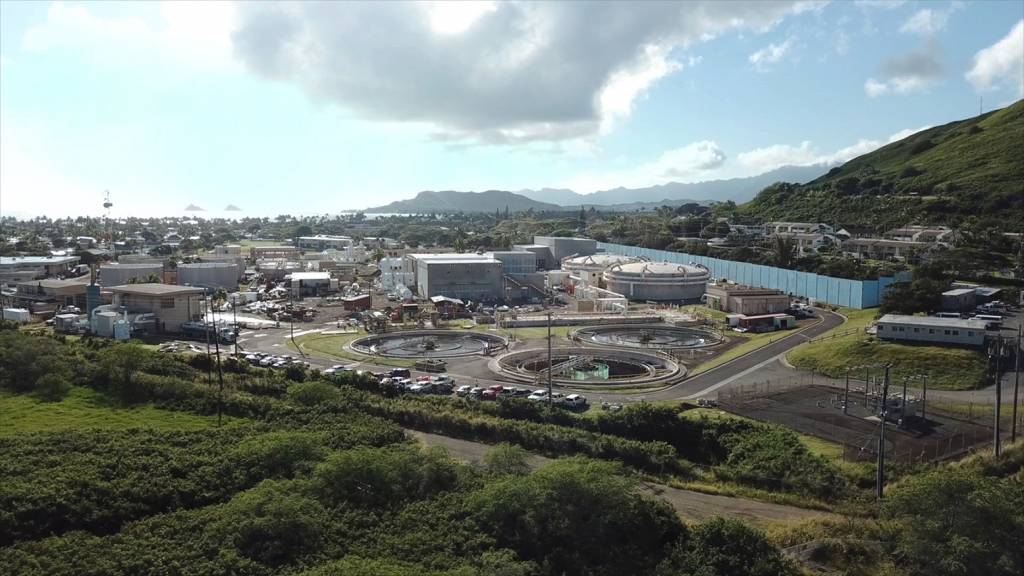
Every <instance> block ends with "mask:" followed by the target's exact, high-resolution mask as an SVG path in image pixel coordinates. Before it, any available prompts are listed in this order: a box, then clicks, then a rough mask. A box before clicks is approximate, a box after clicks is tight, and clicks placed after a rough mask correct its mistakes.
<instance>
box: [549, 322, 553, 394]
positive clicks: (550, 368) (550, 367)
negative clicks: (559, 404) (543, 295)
mask: <svg viewBox="0 0 1024 576" xmlns="http://www.w3.org/2000/svg"><path fill="white" fill-rule="evenodd" d="M552 368H554V367H553V366H552V365H551V310H548V406H552V405H554V398H552V397H551V394H552V390H551V372H552V371H553V370H552Z"/></svg>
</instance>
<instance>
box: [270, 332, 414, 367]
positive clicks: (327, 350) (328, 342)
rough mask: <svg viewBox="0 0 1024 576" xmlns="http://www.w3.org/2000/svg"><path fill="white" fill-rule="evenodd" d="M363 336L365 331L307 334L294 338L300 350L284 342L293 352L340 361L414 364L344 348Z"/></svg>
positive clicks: (398, 364)
mask: <svg viewBox="0 0 1024 576" xmlns="http://www.w3.org/2000/svg"><path fill="white" fill-rule="evenodd" d="M364 336H366V332H359V333H355V334H307V335H305V336H299V337H298V338H296V339H295V342H296V343H297V344H298V346H299V348H301V350H300V349H298V348H296V346H295V344H292V343H291V342H290V341H288V342H286V345H287V346H288V349H289V350H292V351H293V352H307V353H308V352H313V353H316V354H319V355H323V356H327V357H328V358H335V359H337V360H339V361H341V362H370V363H372V364H377V365H380V366H394V367H396V368H411V367H412V366H413V364H415V361H413V360H400V359H396V358H383V357H381V356H366V355H364V354H358V353H356V352H352V351H351V350H349V349H348V348H346V346H347V345H348V343H349V342H352V341H353V340H355V339H357V338H362V337H364Z"/></svg>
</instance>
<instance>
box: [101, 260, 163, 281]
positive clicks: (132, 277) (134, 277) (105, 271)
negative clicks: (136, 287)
mask: <svg viewBox="0 0 1024 576" xmlns="http://www.w3.org/2000/svg"><path fill="white" fill-rule="evenodd" d="M151 276H155V277H157V278H159V279H160V281H161V282H162V281H163V277H164V265H163V263H161V262H156V263H144V264H113V263H111V264H102V265H101V266H100V283H101V284H103V285H104V286H122V285H124V284H128V283H130V282H132V281H135V282H151V280H150V277H151Z"/></svg>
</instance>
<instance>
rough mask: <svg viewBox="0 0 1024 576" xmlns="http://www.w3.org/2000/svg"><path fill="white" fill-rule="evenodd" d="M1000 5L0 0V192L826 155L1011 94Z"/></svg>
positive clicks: (326, 181)
mask: <svg viewBox="0 0 1024 576" xmlns="http://www.w3.org/2000/svg"><path fill="white" fill-rule="evenodd" d="M1022 21H1024V3H1022V2H1019V1H997V2H965V3H961V2H872V1H867V2H832V3H819V2H796V3H792V2H779V3H773V2H698V1H694V2H687V3H679V4H670V3H659V4H642V3H611V2H605V3H598V4H585V3H580V2H574V3H556V4H540V3H530V4H520V3H503V4H491V3H479V4H470V3H458V4H443V3H420V4H403V3H384V4H372V5H366V4H356V3H312V2H306V3H290V4H282V5H274V4H271V3H245V4H232V3H216V4H215V3H204V4H197V3H188V2H174V3H157V2H137V3H123V4H120V3H113V2H102V3H67V2H63V3H60V2H58V3H52V4H48V3H43V2H32V3H28V2H25V3H19V2H0V214H4V215H7V214H14V215H19V216H25V215H37V214H45V215H50V216H62V215H67V214H71V215H75V214H98V213H99V212H101V208H100V204H101V201H102V200H101V199H102V194H103V191H104V190H106V189H109V190H110V192H111V195H112V197H113V200H114V204H115V207H114V213H115V214H120V215H156V214H166V215H174V214H182V213H183V209H184V207H185V206H186V205H188V204H190V203H193V204H197V205H199V206H202V207H204V208H205V209H206V210H207V214H208V215H220V214H223V212H222V209H223V208H224V207H225V206H226V205H227V204H236V205H238V206H240V207H241V208H242V209H243V212H241V213H234V214H240V215H275V214H279V213H291V214H322V213H334V212H338V211H340V210H346V209H357V208H363V207H367V206H374V205H380V204H384V203H387V202H390V201H392V200H396V199H401V198H407V197H411V196H412V195H414V194H415V193H416V192H417V191H420V190H425V189H457V190H485V189H506V190H519V189H523V188H540V187H570V188H573V189H575V190H577V191H579V192H592V191H595V190H599V189H606V188H613V187H616V186H628V187H636V186H647V185H652V184H660V183H664V182H667V181H671V180H675V181H682V182H694V181H702V180H711V179H717V178H729V177H737V176H748V175H753V174H758V173H761V172H764V171H767V170H770V169H773V168H775V167H778V166H782V165H786V164H816V163H822V164H825V163H829V162H841V161H844V160H846V159H849V158H851V157H853V156H856V155H857V154H860V153H864V152H867V151H869V150H871V149H873V148H875V147H877V146H880V145H882V144H884V143H886V142H887V141H889V140H890V139H892V138H894V137H899V136H901V135H905V134H908V133H910V132H912V131H914V130H918V129H921V128H923V127H927V126H934V125H938V124H942V123H945V122H949V121H952V120H956V119H960V118H964V117H968V116H971V115H973V114H976V113H977V111H978V105H979V97H980V96H983V97H984V106H985V109H986V110H990V109H993V108H997V107H1002V106H1006V105H1008V104H1010V103H1012V102H1014V101H1016V100H1018V99H1020V98H1021V97H1022V96H1024V80H1022V76H1024V71H1022V68H1024V23H1022Z"/></svg>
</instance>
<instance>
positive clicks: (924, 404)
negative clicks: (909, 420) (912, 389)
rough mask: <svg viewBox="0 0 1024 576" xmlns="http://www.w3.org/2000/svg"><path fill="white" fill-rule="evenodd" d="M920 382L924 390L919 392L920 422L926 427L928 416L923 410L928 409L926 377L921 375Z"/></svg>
mask: <svg viewBox="0 0 1024 576" xmlns="http://www.w3.org/2000/svg"><path fill="white" fill-rule="evenodd" d="M921 382H922V383H923V384H924V389H923V391H922V392H921V422H922V423H923V424H925V425H926V426H927V425H928V415H927V413H926V412H925V409H927V407H928V375H927V374H923V375H922V376H921Z"/></svg>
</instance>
